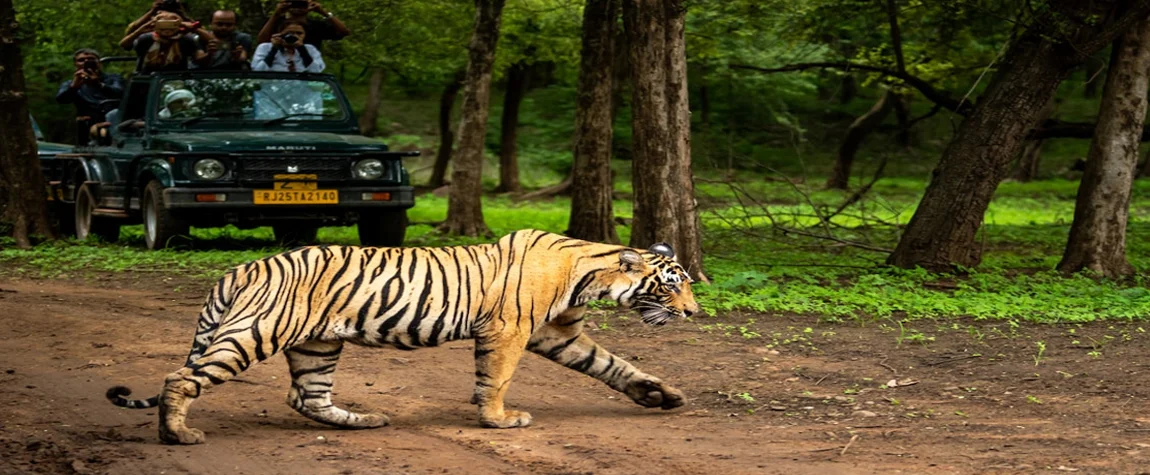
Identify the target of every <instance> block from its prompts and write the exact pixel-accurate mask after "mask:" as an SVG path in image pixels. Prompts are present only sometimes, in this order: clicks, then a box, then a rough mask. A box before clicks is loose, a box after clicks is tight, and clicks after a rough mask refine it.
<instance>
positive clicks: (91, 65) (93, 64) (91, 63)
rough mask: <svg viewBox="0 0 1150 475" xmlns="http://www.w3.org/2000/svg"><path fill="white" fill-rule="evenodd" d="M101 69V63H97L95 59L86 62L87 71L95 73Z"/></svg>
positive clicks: (85, 68)
mask: <svg viewBox="0 0 1150 475" xmlns="http://www.w3.org/2000/svg"><path fill="white" fill-rule="evenodd" d="M99 68H100V62H99V61H96V60H95V59H92V58H88V59H85V60H84V70H85V71H95V70H97V69H99Z"/></svg>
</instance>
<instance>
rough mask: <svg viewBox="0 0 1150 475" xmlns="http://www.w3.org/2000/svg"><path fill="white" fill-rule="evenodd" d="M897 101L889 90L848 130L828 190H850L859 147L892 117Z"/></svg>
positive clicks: (840, 146) (840, 145)
mask: <svg viewBox="0 0 1150 475" xmlns="http://www.w3.org/2000/svg"><path fill="white" fill-rule="evenodd" d="M897 100H898V98H896V97H895V93H894V91H891V90H887V91H886V92H885V93H883V95H882V97H879V99H878V102H876V103H875V104H874V106H873V107H871V108H870V110H869V111H867V113H866V114H863V115H862V116H860V117H859V118H857V119H855V121H854V122H853V123H851V126H850V127H849V128H847V134H846V137H843V142H842V143H841V144H839V153H838V157H837V158H836V159H835V168H834V170H833V171H831V177H830V179H828V180H827V188H830V189H836V190H846V189H848V188H850V178H851V166H852V165H853V164H854V160H855V154H856V153H857V152H858V149H859V146H860V145H862V142H863V139H865V138H866V136H867V135H870V133H871V132H873V131H874V129H876V128H878V126H879V124H881V123H882V121H883V119H886V116H888V115H890V111H891V108H892V107H893V105H894V102H895V101H897Z"/></svg>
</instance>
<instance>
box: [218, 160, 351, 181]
mask: <svg viewBox="0 0 1150 475" xmlns="http://www.w3.org/2000/svg"><path fill="white" fill-rule="evenodd" d="M235 163H236V164H237V167H236V171H237V174H238V175H239V178H240V180H241V181H273V180H275V176H276V175H316V178H317V179H318V180H326V181H330V180H347V179H350V178H351V172H350V170H349V169H348V166H349V162H348V159H347V158H346V157H274V158H273V157H259V158H252V157H240V158H237V159H236V160H235Z"/></svg>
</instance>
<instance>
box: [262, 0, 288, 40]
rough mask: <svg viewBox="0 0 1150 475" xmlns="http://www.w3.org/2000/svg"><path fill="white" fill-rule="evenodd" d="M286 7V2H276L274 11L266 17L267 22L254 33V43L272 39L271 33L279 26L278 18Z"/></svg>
mask: <svg viewBox="0 0 1150 475" xmlns="http://www.w3.org/2000/svg"><path fill="white" fill-rule="evenodd" d="M287 9H288V2H286V1H280V2H279V3H277V4H276V11H275V12H273V13H272V14H271V16H269V17H268V21H267V23H264V27H263V28H261V29H260V32H259V34H258V35H256V43H259V44H263V43H267V42H269V41H271V40H272V35H274V34H275V32H276V28H278V27H279V22H280V18H281V17H283V14H284V12H286V11H287Z"/></svg>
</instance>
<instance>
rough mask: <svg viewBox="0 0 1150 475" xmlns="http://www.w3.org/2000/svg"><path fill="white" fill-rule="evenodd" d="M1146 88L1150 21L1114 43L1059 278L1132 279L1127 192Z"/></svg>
mask: <svg viewBox="0 0 1150 475" xmlns="http://www.w3.org/2000/svg"><path fill="white" fill-rule="evenodd" d="M1147 87H1150V20H1143V21H1142V22H1141V23H1140V24H1138V25H1136V26H1135V27H1134V28H1131V29H1129V30H1127V31H1126V33H1124V34H1123V35H1122V36H1121V37H1119V39H1118V40H1117V41H1115V42H1114V48H1113V52H1112V53H1111V58H1110V71H1109V74H1107V75H1106V84H1105V85H1104V86H1103V88H1102V104H1101V106H1100V108H1099V111H1098V127H1097V129H1096V130H1097V131H1096V132H1095V135H1094V141H1093V142H1092V143H1091V145H1090V154H1089V155H1088V157H1087V160H1086V170H1085V171H1084V172H1083V174H1082V182H1081V184H1080V185H1079V187H1078V200H1077V202H1076V204H1075V206H1074V223H1073V224H1072V225H1071V226H1070V238H1069V240H1068V242H1067V244H1066V251H1065V252H1064V253H1063V255H1062V262H1059V263H1058V270H1059V271H1061V272H1066V273H1070V272H1077V271H1080V270H1083V269H1089V270H1091V271H1094V272H1097V273H1099V274H1102V275H1104V276H1106V277H1109V278H1115V277H1121V276H1126V275H1130V274H1133V273H1134V267H1133V266H1131V265H1130V263H1129V262H1128V261H1127V260H1126V220H1127V217H1128V216H1129V207H1130V187H1131V185H1133V182H1134V173H1135V172H1136V171H1137V167H1138V148H1139V145H1141V136H1142V124H1143V123H1144V122H1145V119H1146V95H1147V92H1146V91H1147Z"/></svg>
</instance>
